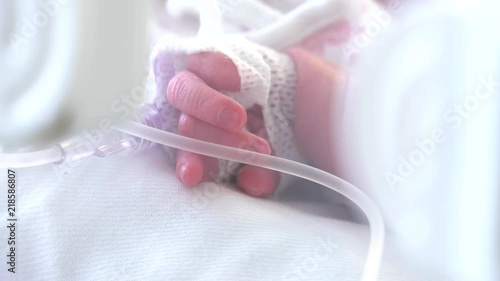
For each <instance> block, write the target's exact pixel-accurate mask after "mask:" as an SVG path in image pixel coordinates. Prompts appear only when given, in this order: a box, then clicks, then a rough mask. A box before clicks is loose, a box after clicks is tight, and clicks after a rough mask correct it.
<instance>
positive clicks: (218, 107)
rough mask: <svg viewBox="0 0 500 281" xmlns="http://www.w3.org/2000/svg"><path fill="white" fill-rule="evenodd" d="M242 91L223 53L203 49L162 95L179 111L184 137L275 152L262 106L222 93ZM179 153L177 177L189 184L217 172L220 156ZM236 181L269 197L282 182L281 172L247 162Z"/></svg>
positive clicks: (179, 129) (232, 65)
mask: <svg viewBox="0 0 500 281" xmlns="http://www.w3.org/2000/svg"><path fill="white" fill-rule="evenodd" d="M239 90H240V77H239V74H238V71H237V68H236V66H235V65H234V64H233V62H232V61H231V60H230V59H229V58H228V57H226V56H225V55H223V54H220V53H214V52H203V53H197V54H193V55H190V56H189V58H188V66H187V70H183V71H181V72H179V73H177V74H176V75H175V76H174V77H173V78H172V79H171V80H170V82H169V83H168V86H167V89H166V93H159V94H164V95H166V97H167V99H168V101H169V102H170V104H171V105H172V106H173V107H174V108H176V109H178V110H179V111H180V112H181V115H180V118H179V121H178V133H179V134H180V135H183V136H187V137H191V138H195V139H199V140H203V141H208V142H212V143H217V144H221V145H227V146H232V147H237V148H242V149H247V150H252V151H255V152H259V153H263V154H271V147H270V145H269V143H268V142H267V141H266V140H265V138H266V133H265V129H264V122H263V117H262V114H261V113H260V112H261V111H260V110H259V108H258V107H254V108H252V109H249V110H248V111H246V110H245V109H244V108H243V106H241V105H240V104H239V103H237V102H236V101H234V100H233V99H231V98H229V97H227V96H225V95H224V94H222V93H221V91H231V92H238V91H239ZM245 127H247V129H248V130H247V129H245ZM176 157H177V158H176V174H177V177H178V178H179V180H180V181H181V182H182V183H183V184H184V185H186V186H195V185H197V184H199V183H200V182H204V181H213V180H215V178H216V176H217V174H218V169H219V165H218V160H217V159H214V158H211V157H207V156H203V155H198V154H194V153H192V152H188V151H178V152H177V156H176ZM236 182H237V184H238V186H239V187H240V188H242V189H243V190H244V191H245V192H246V193H248V194H250V195H253V196H258V197H268V196H270V195H271V194H272V193H273V192H274V189H275V188H276V187H277V185H278V183H279V174H278V173H277V172H274V171H270V170H267V169H263V168H259V167H254V166H248V165H246V166H243V167H242V168H241V169H240V170H239V172H238V173H237V175H236Z"/></svg>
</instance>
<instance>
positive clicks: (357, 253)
mask: <svg viewBox="0 0 500 281" xmlns="http://www.w3.org/2000/svg"><path fill="white" fill-rule="evenodd" d="M17 174H18V175H17V177H18V187H17V209H16V214H17V218H18V221H17V223H16V226H17V227H16V231H17V233H16V273H15V274H12V273H10V272H8V271H7V265H6V259H7V258H6V253H7V250H8V247H9V246H8V245H7V238H6V237H7V235H8V233H7V228H6V227H5V226H3V227H1V228H0V237H1V238H0V245H1V246H0V247H1V253H2V255H1V256H2V257H1V258H0V261H1V262H0V264H1V269H0V280H23V281H24V280H51V281H54V280H64V281H66V280H68V281H71V280H120V281H126V280H360V276H361V273H362V272H361V271H362V266H363V263H364V259H365V255H366V249H367V244H368V231H369V229H368V228H367V227H366V226H362V225H357V224H354V223H349V222H344V221H340V220H335V219H331V218H325V217H321V216H316V215H312V213H308V212H304V211H303V210H298V209H294V208H293V207H291V206H288V205H286V204H284V203H280V202H274V201H270V200H262V199H256V198H252V197H249V196H247V195H244V194H242V193H240V192H239V191H237V190H234V189H232V188H228V187H224V186H218V185H214V184H212V185H210V184H204V185H202V186H200V187H198V188H196V189H187V188H183V187H182V186H181V185H180V184H179V183H178V182H177V180H176V179H175V176H174V173H173V169H172V168H170V167H169V166H168V163H167V161H166V159H165V157H164V154H163V152H162V150H161V149H159V148H155V149H152V150H150V151H148V152H145V153H142V154H139V155H133V156H124V155H117V156H114V157H110V158H105V159H100V158H91V159H87V160H85V161H84V162H82V163H81V164H80V165H79V166H78V167H76V168H74V169H72V170H70V171H69V172H68V173H67V174H65V175H63V176H62V178H60V179H59V178H58V177H57V176H56V173H55V170H54V166H45V167H38V168H32V169H23V170H17ZM2 175H6V172H5V171H2ZM2 177H3V178H4V179H6V176H2ZM2 181H3V182H5V181H4V180H2ZM311 192H313V191H311ZM0 196H1V197H0V198H1V199H0V218H1V219H2V224H5V225H7V224H6V219H7V207H6V203H7V192H6V187H2V192H1V195H0ZM387 244H388V245H387V246H386V252H385V259H384V264H383V268H382V271H381V276H380V279H379V280H397V281H403V280H428V281H430V280H444V279H442V278H439V279H437V278H434V279H433V278H431V277H430V276H425V277H423V276H422V275H421V274H419V275H417V272H418V270H415V269H414V268H411V267H409V266H408V265H407V264H406V265H405V264H404V262H403V260H404V259H402V256H401V255H400V254H398V253H397V252H396V251H395V250H394V247H393V246H392V245H391V241H390V238H389V241H388V242H387Z"/></svg>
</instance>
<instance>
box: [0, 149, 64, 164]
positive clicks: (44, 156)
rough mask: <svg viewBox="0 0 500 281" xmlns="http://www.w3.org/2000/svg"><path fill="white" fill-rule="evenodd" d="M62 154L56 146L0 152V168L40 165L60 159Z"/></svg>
mask: <svg viewBox="0 0 500 281" xmlns="http://www.w3.org/2000/svg"><path fill="white" fill-rule="evenodd" d="M62 158H63V154H62V152H61V150H59V149H58V148H56V147H51V148H48V149H45V150H40V151H35V152H27V153H16V154H5V153H0V168H2V169H6V168H27V167H35V166H40V165H46V164H52V163H57V162H59V161H61V159H62Z"/></svg>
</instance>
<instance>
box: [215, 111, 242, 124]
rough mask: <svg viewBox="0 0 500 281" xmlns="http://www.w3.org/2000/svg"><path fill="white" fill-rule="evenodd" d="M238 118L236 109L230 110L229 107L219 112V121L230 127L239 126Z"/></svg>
mask: <svg viewBox="0 0 500 281" xmlns="http://www.w3.org/2000/svg"><path fill="white" fill-rule="evenodd" d="M239 119H240V118H239V114H238V113H237V112H236V111H234V110H231V109H229V108H225V109H223V110H222V111H221V112H220V113H219V120H220V122H221V123H222V124H224V125H225V126H227V127H229V128H232V129H235V128H238V127H239V125H240V120H239Z"/></svg>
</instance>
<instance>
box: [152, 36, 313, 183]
mask: <svg viewBox="0 0 500 281" xmlns="http://www.w3.org/2000/svg"><path fill="white" fill-rule="evenodd" d="M198 52H218V53H222V54H224V55H226V56H227V57H229V59H231V61H232V62H233V63H234V64H235V66H236V68H237V70H238V74H239V76H240V80H241V81H240V84H241V87H240V89H241V90H240V92H239V93H232V92H223V93H224V94H225V95H227V96H228V97H230V98H232V99H234V100H235V101H237V102H238V103H239V104H241V105H242V106H243V107H244V108H246V109H249V108H251V107H252V106H254V105H260V106H261V107H262V110H263V117H264V123H265V127H266V131H267V134H268V136H269V139H268V141H269V142H270V144H271V147H272V149H273V152H274V154H275V155H276V156H278V157H283V158H287V159H291V160H295V161H300V162H303V161H304V159H303V158H302V157H301V156H300V154H299V152H298V148H297V144H296V143H295V139H294V133H293V119H294V102H295V90H296V74H295V69H294V65H293V62H292V61H291V59H290V58H289V57H288V56H286V55H284V54H280V53H278V52H275V51H273V50H271V49H268V48H264V47H261V46H258V45H256V44H253V43H251V42H249V41H247V40H245V39H243V38H239V37H225V38H224V39H223V40H222V39H220V40H215V41H214V42H207V41H206V40H202V39H197V38H196V39H195V38H189V39H182V40H181V39H179V40H175V42H174V41H166V42H161V43H159V44H158V45H157V47H156V48H155V50H154V52H153V55H152V57H153V62H154V65H153V70H154V72H155V75H156V78H155V80H156V83H157V86H158V87H157V97H156V104H157V107H158V108H159V110H160V113H161V115H162V118H163V120H164V122H165V125H164V127H163V129H164V130H166V131H170V132H174V133H177V123H178V120H179V115H180V113H179V112H178V111H177V110H176V109H174V108H173V107H172V105H171V104H169V102H168V101H167V99H166V88H167V85H168V81H169V80H170V79H171V78H172V77H173V76H174V75H175V73H177V72H178V71H180V70H183V69H185V68H186V58H187V56H188V55H189V54H194V53H198ZM214 75H217V74H214ZM167 150H168V151H169V155H170V156H171V160H172V161H173V160H174V155H175V154H174V152H173V150H172V149H167ZM239 166H240V165H238V163H231V162H228V161H225V160H219V175H218V176H217V178H216V179H215V180H216V181H227V180H228V179H229V178H230V177H231V175H235V174H236V173H237V171H238V169H239ZM290 179H291V178H290V177H285V176H283V175H282V179H281V181H280V182H281V184H280V186H284V185H286V184H288V183H289V182H290Z"/></svg>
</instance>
